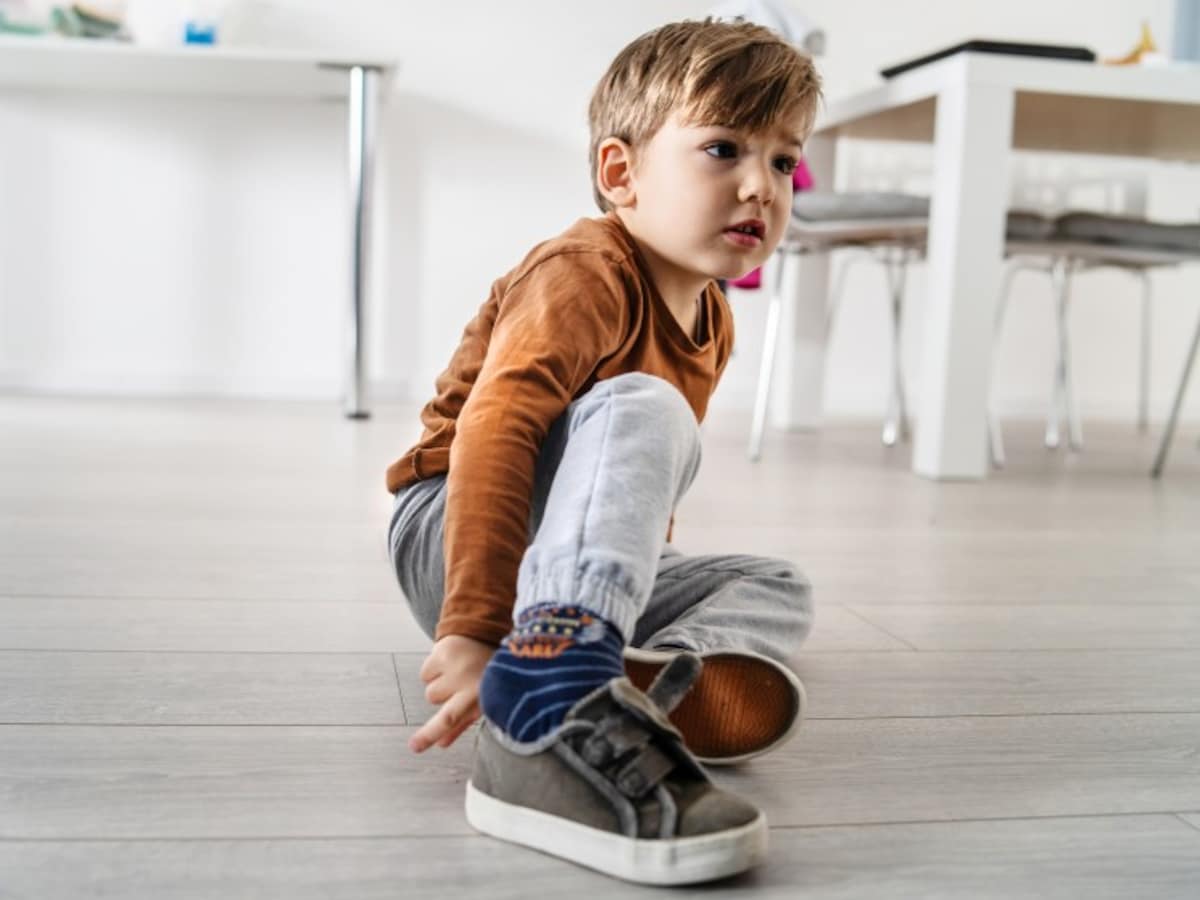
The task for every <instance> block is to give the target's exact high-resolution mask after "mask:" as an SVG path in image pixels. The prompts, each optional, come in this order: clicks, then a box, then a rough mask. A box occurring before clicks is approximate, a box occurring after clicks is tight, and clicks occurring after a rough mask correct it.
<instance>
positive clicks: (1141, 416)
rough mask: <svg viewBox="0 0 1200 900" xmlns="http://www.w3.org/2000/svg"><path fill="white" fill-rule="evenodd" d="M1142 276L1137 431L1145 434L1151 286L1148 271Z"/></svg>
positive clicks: (1148, 391) (1148, 393)
mask: <svg viewBox="0 0 1200 900" xmlns="http://www.w3.org/2000/svg"><path fill="white" fill-rule="evenodd" d="M1140 274H1141V276H1142V354H1141V359H1140V360H1139V364H1138V417H1137V427H1138V431H1140V432H1143V433H1145V431H1146V430H1147V429H1148V428H1149V427H1150V323H1151V305H1152V303H1153V299H1154V295H1153V286H1152V284H1151V282H1150V272H1149V270H1148V269H1142V270H1141V271H1140Z"/></svg>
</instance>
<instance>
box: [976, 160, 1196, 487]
mask: <svg viewBox="0 0 1200 900" xmlns="http://www.w3.org/2000/svg"><path fill="white" fill-rule="evenodd" d="M1097 190H1099V191H1100V192H1101V194H1102V197H1103V204H1104V209H1105V212H1106V213H1108V214H1111V215H1110V216H1109V219H1110V220H1112V221H1116V219H1113V218H1112V217H1113V216H1116V217H1122V218H1124V219H1126V220H1128V221H1130V222H1136V221H1144V220H1145V213H1146V194H1147V190H1146V179H1145V176H1144V175H1141V174H1137V175H1131V174H1129V173H1121V172H1110V173H1104V174H1099V175H1077V174H1074V173H1071V172H1065V173H1064V172H1062V171H1056V172H1054V173H1053V174H1050V175H1047V174H1039V173H1038V172H1037V170H1036V169H1032V168H1031V167H1029V166H1028V165H1027V166H1026V167H1024V169H1023V170H1022V171H1020V172H1018V174H1017V175H1016V177H1015V187H1014V196H1015V199H1016V201H1017V202H1018V203H1019V204H1021V205H1023V206H1027V207H1034V208H1039V209H1041V210H1043V216H1044V217H1043V219H1042V221H1043V222H1044V223H1045V225H1046V228H1047V231H1046V233H1043V234H1033V233H1027V234H1021V235H1012V234H1010V235H1009V241H1008V244H1007V246H1006V256H1007V257H1008V258H1009V259H1010V263H1009V265H1008V267H1007V268H1006V270H1005V274H1004V279H1003V281H1002V282H1001V285H1002V287H1001V291H1000V299H999V304H998V306H997V315H996V338H997V340H999V335H1000V332H1001V329H1002V327H1003V319H1004V314H1005V311H1006V309H1007V304H1008V297H1009V294H1010V292H1011V289H1012V284H1013V279H1014V276H1015V275H1016V273H1017V272H1019V271H1034V272H1041V273H1044V274H1046V275H1047V276H1048V277H1049V279H1050V287H1051V293H1052V294H1053V296H1054V302H1055V335H1056V344H1057V348H1058V349H1057V354H1056V360H1055V367H1054V382H1053V386H1052V389H1051V402H1050V408H1049V411H1048V413H1047V416H1046V431H1045V438H1044V443H1045V445H1046V446H1047V447H1049V448H1051V449H1054V448H1056V447H1058V446H1059V444H1060V433H1059V427H1060V424H1061V422H1062V421H1064V420H1065V422H1066V425H1067V442H1068V446H1069V447H1070V448H1071V449H1072V450H1081V449H1082V448H1083V426H1082V423H1081V421H1080V418H1079V411H1078V408H1077V406H1076V403H1075V393H1074V384H1073V380H1072V378H1071V365H1070V359H1071V354H1070V336H1069V332H1068V329H1067V316H1068V304H1069V301H1070V296H1071V285H1072V282H1073V280H1074V276H1075V275H1076V274H1078V273H1080V272H1084V271H1090V270H1094V269H1103V268H1109V269H1119V270H1122V271H1125V272H1128V273H1129V274H1131V275H1133V276H1134V277H1136V278H1138V279H1139V281H1140V282H1141V316H1140V319H1141V341H1140V359H1139V365H1138V414H1137V424H1138V430H1140V431H1145V430H1146V428H1147V427H1148V422H1149V406H1150V351H1151V345H1150V322H1151V309H1152V302H1153V293H1152V283H1151V280H1150V271H1151V269H1153V268H1155V267H1158V266H1167V265H1175V264H1177V262H1178V260H1177V259H1176V258H1175V257H1173V256H1170V257H1167V258H1161V257H1158V256H1156V255H1155V254H1153V253H1139V252H1132V253H1121V252H1117V251H1115V252H1113V253H1111V254H1105V253H1103V252H1100V251H1099V250H1098V249H1097V247H1096V246H1094V244H1096V243H1109V242H1108V241H1094V240H1093V239H1092V237H1090V236H1086V235H1087V229H1088V227H1089V226H1088V225H1087V224H1086V223H1088V222H1093V225H1092V226H1091V227H1092V228H1093V230H1094V228H1095V224H1094V222H1095V214H1090V213H1081V212H1074V213H1067V214H1063V213H1062V212H1061V211H1062V210H1064V209H1070V207H1071V205H1072V204H1071V201H1072V200H1074V201H1075V202H1076V203H1077V202H1078V200H1079V199H1080V195H1081V193H1083V192H1090V193H1093V194H1094V193H1095V192H1096V191H1097ZM1060 214H1061V215H1065V216H1069V218H1063V219H1061V221H1062V222H1063V224H1064V226H1065V227H1066V229H1067V234H1064V235H1059V234H1056V233H1053V232H1054V231H1055V229H1056V228H1057V227H1058V222H1059V221H1060V220H1059V216H1060ZM1101 218H1104V216H1101ZM1079 223H1084V224H1083V225H1082V227H1083V228H1084V233H1083V240H1082V241H1081V243H1084V244H1086V245H1087V246H1085V247H1084V249H1083V251H1082V255H1078V256H1075V255H1072V254H1071V253H1070V252H1069V247H1068V246H1067V244H1069V243H1070V238H1069V237H1068V235H1069V234H1070V233H1071V231H1072V230H1073V229H1074V228H1076V227H1078V226H1079ZM993 355H994V354H993ZM988 428H989V434H990V436H991V448H992V463H993V465H995V466H997V467H999V466H1002V465H1003V464H1004V449H1003V442H1002V440H1001V437H1000V432H999V426H998V424H997V422H996V420H995V417H994V416H990V417H989V420H988Z"/></svg>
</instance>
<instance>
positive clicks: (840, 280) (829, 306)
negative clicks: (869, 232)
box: [825, 248, 865, 340]
mask: <svg viewBox="0 0 1200 900" xmlns="http://www.w3.org/2000/svg"><path fill="white" fill-rule="evenodd" d="M855 249H857V248H855ZM864 258H865V256H864V255H860V254H858V253H856V254H854V255H853V256H847V257H846V258H845V259H843V260H842V262H841V265H840V266H839V267H838V270H837V272H835V273H834V276H833V281H832V285H831V286H830V288H829V302H828V303H826V304H825V338H826V340H828V338H829V335H831V334H833V326H834V323H835V322H836V321H837V317H838V313H839V312H841V308H842V293H843V292H844V290H845V287H846V277H847V273H848V272H849V271H850V267H851V266H852V265H854V264H855V263H856V262H861V261H862V260H863V259H864Z"/></svg>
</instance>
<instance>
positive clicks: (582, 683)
mask: <svg viewBox="0 0 1200 900" xmlns="http://www.w3.org/2000/svg"><path fill="white" fill-rule="evenodd" d="M624 646H625V644H624V641H623V640H622V639H621V634H620V632H618V631H617V629H616V628H614V627H613V626H612V625H611V624H609V623H608V622H607V621H605V620H604V619H601V618H600V617H599V616H597V615H595V614H593V613H590V612H588V611H587V610H586V609H582V608H580V607H578V606H556V605H553V604H543V605H541V606H535V607H532V608H531V609H527V610H525V611H524V612H523V613H521V615H520V617H519V618H518V619H517V623H516V628H514V629H513V631H512V633H511V634H509V636H508V637H506V638H505V639H504V641H503V642H502V643H501V644H500V649H499V650H497V651H496V653H495V655H494V656H493V657H492V659H491V662H489V663H488V665H487V668H486V669H484V670H483V680H482V681H481V682H480V685H479V705H480V708H481V709H482V710H483V714H484V715H485V716H487V718H488V720H489V721H490V722H491V723H492V724H493V725H495V726H497V727H498V728H500V729H501V730H502V731H503V732H504V733H505V734H507V735H508V736H509V737H511V738H513V739H514V740H517V741H522V742H526V741H534V740H537V739H538V738H539V737H541V736H542V735H543V734H546V733H548V732H550V731H553V730H554V729H555V728H557V727H558V726H559V725H560V724H561V723H562V720H563V719H564V718H565V717H566V714H567V710H569V709H570V708H571V707H572V706H574V705H575V703H576V702H577V701H579V700H580V699H581V698H583V697H584V696H586V695H587V694H590V693H591V692H592V691H594V690H595V689H596V688H598V687H600V685H602V684H605V683H607V682H608V681H609V680H610V679H612V678H616V677H617V676H620V675H624V674H625V667H624V664H623V662H622V660H621V651H622V650H623V649H624Z"/></svg>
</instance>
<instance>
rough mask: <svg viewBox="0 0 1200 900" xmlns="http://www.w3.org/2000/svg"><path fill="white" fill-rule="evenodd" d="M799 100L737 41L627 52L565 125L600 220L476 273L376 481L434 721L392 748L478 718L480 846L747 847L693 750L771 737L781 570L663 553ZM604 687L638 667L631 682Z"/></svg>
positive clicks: (645, 875)
mask: <svg viewBox="0 0 1200 900" xmlns="http://www.w3.org/2000/svg"><path fill="white" fill-rule="evenodd" d="M819 93H820V86H819V80H818V78H817V75H816V73H815V71H814V69H813V66H812V63H811V61H810V60H809V59H807V58H806V57H804V56H802V55H801V54H800V53H798V52H797V51H796V50H795V49H794V48H793V47H792V46H791V45H789V44H787V43H786V42H784V41H783V40H782V39H780V38H779V37H777V36H776V35H775V34H774V33H772V32H770V31H768V30H766V29H764V28H761V27H759V26H755V25H750V24H746V23H738V24H726V23H720V22H714V21H711V20H710V21H705V22H683V23H677V24H673V25H667V26H664V27H662V28H659V29H657V30H656V31H653V32H650V33H648V34H646V35H643V36H642V37H640V38H638V39H637V40H635V41H634V42H633V43H632V44H630V45H629V46H628V47H626V48H625V49H624V50H623V51H622V52H621V53H620V54H619V55H618V56H617V58H616V59H615V60H614V61H613V63H612V65H611V67H610V68H609V71H608V73H607V74H606V75H605V76H604V78H603V79H602V80H601V81H600V83H599V85H598V86H597V88H596V91H595V93H594V95H593V97H592V101H591V105H590V110H589V112H590V119H591V133H592V141H591V152H590V162H591V169H592V181H593V188H594V193H595V197H596V201H597V203H598V204H599V206H600V208H601V210H602V211H603V212H604V216H603V217H602V218H599V219H583V220H581V221H579V222H578V223H576V224H575V225H574V226H572V227H571V228H569V229H568V230H567V231H566V232H565V233H564V234H562V235H560V236H559V237H557V238H554V239H552V240H550V241H547V242H545V243H543V244H540V245H538V246H537V247H535V248H534V249H533V250H532V251H531V253H530V254H529V255H528V256H527V257H526V258H525V260H524V261H523V262H522V263H521V264H520V265H519V266H517V267H516V268H515V269H514V270H513V271H511V272H510V273H508V274H507V275H505V276H504V277H502V278H500V279H499V280H498V281H496V282H495V284H494V285H493V287H492V291H491V295H490V296H489V298H488V300H487V301H486V302H485V303H484V305H483V307H482V308H481V309H480V311H479V313H478V314H477V315H476V317H475V318H474V319H473V320H472V321H471V323H470V324H468V325H467V327H466V330H465V331H464V334H463V337H462V341H461V343H460V345H459V347H458V349H457V350H456V351H455V353H454V356H453V358H452V359H451V361H450V364H449V366H448V368H447V369H446V371H445V372H443V373H442V375H441V376H440V377H439V379H438V382H437V391H438V394H437V397H436V398H435V399H434V400H432V401H431V402H430V403H429V404H428V405H427V406H426V407H425V409H424V410H423V412H422V415H421V418H422V422H423V423H424V425H425V431H424V434H423V436H422V438H421V440H420V442H419V443H418V444H417V445H416V446H415V447H413V448H412V449H411V450H410V451H409V452H408V453H407V454H406V455H405V456H404V457H403V458H402V459H400V460H399V461H397V462H396V463H395V464H393V465H392V466H391V467H390V468H389V469H388V479H387V481H388V488H389V490H390V491H392V492H393V493H394V494H395V495H396V503H395V512H394V515H393V518H392V523H391V528H390V532H389V546H390V549H391V553H392V558H393V561H394V564H395V567H396V573H397V577H398V580H399V582H400V586H401V588H402V589H403V591H404V593H405V595H406V597H407V598H408V601H409V603H410V605H411V607H412V610H413V613H414V615H415V616H416V618H417V619H418V621H419V622H420V624H421V626H422V628H423V629H424V630H425V631H426V632H427V633H429V634H430V636H431V637H433V638H434V639H435V643H434V646H433V649H432V650H431V651H430V654H429V656H428V658H427V659H426V660H425V662H424V664H423V665H422V667H421V678H422V681H423V682H424V683H425V684H426V686H427V687H426V696H427V697H428V699H429V700H430V702H432V703H436V704H440V709H439V710H438V712H437V714H436V715H434V716H433V718H432V719H431V720H430V721H429V722H428V723H426V725H425V726H423V727H422V728H421V729H419V730H418V731H417V732H416V734H415V735H414V736H413V737H412V739H411V741H410V747H411V748H412V749H413V750H414V751H415V752H418V753H419V752H423V751H424V750H426V749H428V748H429V747H431V746H434V745H437V746H439V747H448V746H449V745H450V744H452V743H453V742H454V741H455V740H456V739H457V738H458V737H459V735H461V734H462V733H463V732H464V731H465V730H466V729H467V728H468V727H469V726H470V725H471V724H472V723H473V722H474V721H475V719H476V718H478V717H479V715H480V713H481V712H482V715H483V716H484V718H485V720H486V722H485V724H484V725H483V727H482V729H481V731H480V735H479V743H478V746H477V752H476V765H475V770H474V774H473V775H472V778H471V782H470V783H469V784H468V789H467V817H468V820H469V821H470V822H471V824H472V825H474V826H475V827H476V828H477V829H479V830H481V831H484V832H487V833H490V834H494V835H496V836H498V837H502V838H504V839H506V840H512V841H516V842H518V843H523V844H527V845H529V846H533V847H536V848H537V849H540V850H543V851H545V852H549V853H554V854H557V855H560V856H563V857H565V858H567V859H570V860H572V861H574V862H578V863H581V864H584V865H588V866H592V867H593V868H598V869H600V870H601V871H605V872H608V873H610V874H615V875H619V876H621V877H625V878H629V879H632V880H636V881H645V882H654V883H683V882H689V881H701V880H706V879H710V878H716V877H720V876H723V875H728V874H731V873H734V872H738V871H741V870H742V869H745V868H747V867H748V866H750V865H753V864H754V863H755V862H756V861H757V860H758V859H759V858H761V856H762V854H763V852H764V851H765V840H766V826H765V820H764V819H763V816H762V814H761V813H760V812H759V811H758V810H757V809H756V808H754V807H753V806H752V805H750V804H749V803H747V802H745V801H743V800H741V799H739V798H737V797H734V796H732V795H730V794H728V793H725V792H723V791H720V790H718V789H717V788H715V787H714V786H713V785H712V784H711V782H710V781H709V780H708V778H707V776H706V775H705V773H704V770H703V769H702V767H701V766H700V765H699V764H698V763H697V757H694V756H692V752H694V753H696V754H698V756H699V759H700V760H701V761H705V762H710V763H728V762H734V761H740V760H742V759H746V758H749V757H751V756H754V755H757V754H759V753H762V752H764V751H765V750H767V749H769V748H771V747H773V746H776V745H778V744H779V743H780V742H781V741H782V740H784V739H785V738H786V737H787V736H788V735H790V733H791V732H792V731H793V730H794V728H795V726H796V724H797V723H798V722H799V720H800V717H801V714H802V710H803V702H804V694H803V688H802V687H801V685H800V682H799V680H798V679H797V678H796V677H795V675H793V674H792V673H791V671H790V670H789V669H788V668H787V667H786V665H785V663H786V661H787V659H788V658H789V657H790V656H791V655H792V653H793V652H794V651H795V649H796V647H797V646H798V645H799V644H800V642H801V641H802V640H803V639H804V637H805V636H806V635H807V633H808V631H809V629H810V627H811V622H812V607H811V600H810V592H809V588H808V585H807V583H806V582H805V581H804V580H803V578H802V577H801V576H800V575H799V573H798V572H797V571H796V570H795V568H794V567H793V566H792V565H790V564H789V563H786V562H781V561H778V560H769V559H760V558H755V557H748V556H708V557H687V556H683V555H681V554H679V553H678V552H677V551H675V550H673V549H672V548H671V547H670V545H669V544H667V543H666V541H667V538H668V537H669V528H670V523H671V516H672V513H673V511H674V508H675V506H676V504H677V503H678V501H679V499H680V497H681V496H682V495H683V492H684V491H685V490H686V489H687V487H688V486H689V484H690V483H691V481H692V479H693V477H694V476H695V473H696V469H697V467H698V465H699V461H700V441H699V430H698V421H699V420H701V419H702V418H703V416H704V413H705V410H706V407H707V404H708V399H709V397H710V395H711V394H712V391H713V389H714V388H715V387H716V384H717V380H718V378H719V377H720V374H721V372H722V370H723V369H724V367H725V363H726V361H727V360H728V357H729V352H730V348H731V346H732V342H733V323H732V317H731V313H730V310H729V307H728V306H727V304H726V302H725V299H724V297H723V296H722V295H721V293H720V291H719V290H718V289H717V288H716V285H715V284H714V280H716V279H722V278H736V277H738V276H740V275H742V274H744V273H746V272H748V271H750V270H751V269H753V268H755V267H757V266H760V265H762V264H763V262H765V261H766V259H767V257H769V256H770V254H771V252H772V251H773V250H774V248H775V246H776V245H777V244H778V243H779V241H780V239H781V238H782V236H783V233H784V229H785V227H786V225H787V221H788V217H789V215H790V211H791V179H792V171H793V169H794V168H795V166H796V165H797V162H798V160H799V158H800V152H801V149H802V145H803V141H804V139H805V138H806V137H807V135H808V132H809V131H810V129H811V126H812V120H813V116H814V113H815V107H816V103H817V100H818V98H819ZM497 644H498V645H499V649H497V646H496V645H497ZM697 654H699V655H700V656H702V657H703V658H704V660H705V666H704V669H703V673H702V674H700V675H699V679H698V681H696V684H695V686H694V689H693V690H692V691H691V693H690V695H689V696H688V697H687V699H686V700H682V698H683V696H684V695H685V694H686V693H687V692H688V688H689V685H691V683H692V682H693V681H694V680H696V679H697V676H698V673H699V672H700V661H699V659H698V657H697ZM626 673H628V676H629V679H632V681H633V682H634V683H637V684H639V685H641V686H643V687H644V686H646V685H647V684H648V683H649V682H650V680H651V679H652V678H653V677H654V676H655V675H656V674H657V676H658V677H657V680H656V681H655V682H654V684H653V685H651V686H650V687H649V690H648V692H647V693H645V694H643V693H642V692H641V691H639V690H638V689H637V688H635V687H634V686H633V683H631V681H630V680H627V678H626V677H625V676H626ZM681 700H682V702H681ZM672 710H673V711H674V715H673V717H672V719H671V720H668V718H667V714H668V713H669V712H671V711H672Z"/></svg>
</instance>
